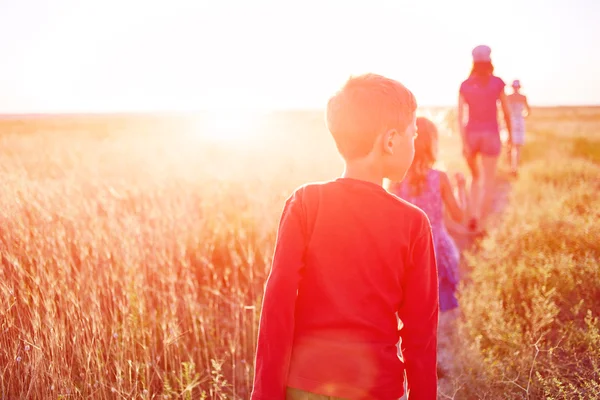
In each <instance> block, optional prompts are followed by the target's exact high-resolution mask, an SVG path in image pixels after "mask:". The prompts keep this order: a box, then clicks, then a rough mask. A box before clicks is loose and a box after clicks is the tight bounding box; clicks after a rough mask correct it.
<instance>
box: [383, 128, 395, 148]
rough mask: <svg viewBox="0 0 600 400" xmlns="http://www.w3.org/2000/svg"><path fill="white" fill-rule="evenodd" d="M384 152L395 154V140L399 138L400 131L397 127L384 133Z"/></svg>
mask: <svg viewBox="0 0 600 400" xmlns="http://www.w3.org/2000/svg"><path fill="white" fill-rule="evenodd" d="M382 139H383V143H382V146H383V152H384V153H385V154H394V141H395V140H398V131H397V130H396V129H389V130H388V131H387V132H385V133H384V134H383V137H382Z"/></svg>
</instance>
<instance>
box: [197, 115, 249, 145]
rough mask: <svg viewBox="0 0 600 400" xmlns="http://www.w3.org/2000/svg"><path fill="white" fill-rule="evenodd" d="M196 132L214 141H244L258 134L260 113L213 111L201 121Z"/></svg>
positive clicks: (233, 142) (232, 142)
mask: <svg viewBox="0 0 600 400" xmlns="http://www.w3.org/2000/svg"><path fill="white" fill-rule="evenodd" d="M197 134H198V135H199V136H200V137H202V138H206V139H209V140H212V141H215V142H222V143H223V142H225V143H231V144H235V143H240V142H245V143H246V142H248V141H250V140H253V139H257V136H258V135H259V134H260V115H259V114H258V113H255V112H249V111H241V110H231V111H229V110H228V111H213V112H211V113H210V114H208V115H207V116H206V118H205V120H204V121H202V122H201V128H200V129H199V131H198V132H197Z"/></svg>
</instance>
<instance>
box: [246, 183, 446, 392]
mask: <svg viewBox="0 0 600 400" xmlns="http://www.w3.org/2000/svg"><path fill="white" fill-rule="evenodd" d="M437 285H438V282H437V270H436V263H435V256H434V249H433V242H432V236H431V226H430V224H429V220H428V219H427V217H426V215H425V214H424V213H423V212H422V211H421V210H419V209H418V208H416V207H414V206H412V205H410V204H409V203H407V202H405V201H403V200H401V199H399V198H397V197H396V196H393V195H391V194H389V193H388V192H386V191H385V190H384V189H383V188H382V187H381V186H378V185H376V184H373V183H370V182H365V181H360V180H355V179H350V178H340V179H337V180H335V181H332V182H327V183H323V184H311V185H306V186H303V187H301V188H299V189H298V190H296V191H295V192H294V194H293V195H292V196H291V197H290V198H289V199H288V200H287V201H286V204H285V207H284V211H283V214H282V217H281V221H280V225H279V230H278V234H277V242H276V246H275V253H274V257H273V265H272V269H271V273H270V275H269V277H268V280H267V284H266V288H265V293H264V298H263V304H262V311H261V319H260V327H259V335H258V346H257V352H256V360H255V376H254V390H253V393H252V399H253V400H284V399H285V391H286V387H288V386H289V387H294V388H297V389H302V390H305V391H309V392H313V393H319V394H323V395H328V396H335V397H342V398H347V399H382V400H383V399H385V400H390V399H398V398H399V397H401V396H402V395H403V393H404V385H403V380H404V372H405V371H406V375H407V381H408V388H409V392H410V398H411V400H420V399H427V400H428V399H435V398H436V393H437V374H436V343H437V323H438V286H437ZM398 318H399V319H400V320H401V321H402V325H403V326H402V329H400V330H399V323H398ZM399 337H401V338H402V341H401V348H402V358H403V360H402V359H401V358H400V357H399V355H398V351H397V343H398V341H399Z"/></svg>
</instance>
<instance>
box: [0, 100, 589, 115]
mask: <svg viewBox="0 0 600 400" xmlns="http://www.w3.org/2000/svg"><path fill="white" fill-rule="evenodd" d="M453 107H455V105H422V106H418V108H417V109H427V108H453ZM531 107H532V108H595V107H600V103H597V104H543V105H533V104H532V105H531ZM324 109H325V107H286V108H244V107H230V108H223V107H220V108H200V109H174V110H169V109H154V110H153V109H146V110H78V111H75V110H65V111H12V112H11V111H9V112H2V111H0V118H6V117H35V116H40V117H43V116H85V115H88V116H93V115H97V116H103V115H149V114H201V113H220V112H244V113H246V112H249V113H260V114H263V113H267V114H268V113H278V112H307V111H313V112H314V111H324Z"/></svg>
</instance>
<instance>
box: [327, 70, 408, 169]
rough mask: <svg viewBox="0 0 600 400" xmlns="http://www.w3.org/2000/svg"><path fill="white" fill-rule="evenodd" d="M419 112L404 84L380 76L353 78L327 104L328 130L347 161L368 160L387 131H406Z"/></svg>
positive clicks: (368, 75)
mask: <svg viewBox="0 0 600 400" xmlns="http://www.w3.org/2000/svg"><path fill="white" fill-rule="evenodd" d="M416 109H417V101H416V99H415V96H414V95H413V94H412V92H411V91H410V90H408V89H407V88H406V87H404V85H402V84H401V83H400V82H398V81H395V80H393V79H389V78H386V77H384V76H381V75H377V74H364V75H359V76H354V77H350V79H348V81H347V82H346V83H345V85H344V86H343V87H342V88H341V89H340V90H339V91H338V92H337V93H336V94H335V95H334V96H333V97H331V99H329V102H328V103H327V116H326V119H327V128H328V129H329V132H331V135H332V136H333V139H334V140H335V143H336V146H337V148H338V151H339V152H340V154H341V155H342V157H343V158H344V159H345V160H351V159H354V158H359V157H364V156H366V155H367V154H369V152H370V151H371V150H372V149H373V145H374V144H375V139H376V137H377V135H379V134H381V133H382V132H383V131H384V130H386V129H391V128H396V129H399V130H401V131H404V130H405V129H406V127H407V126H408V124H409V123H410V122H411V120H412V117H413V113H414V112H415V111H416Z"/></svg>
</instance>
